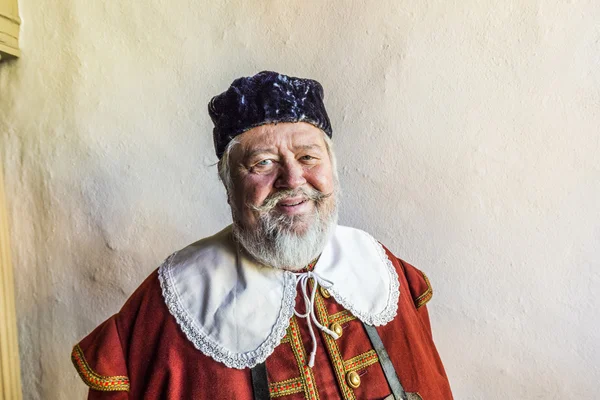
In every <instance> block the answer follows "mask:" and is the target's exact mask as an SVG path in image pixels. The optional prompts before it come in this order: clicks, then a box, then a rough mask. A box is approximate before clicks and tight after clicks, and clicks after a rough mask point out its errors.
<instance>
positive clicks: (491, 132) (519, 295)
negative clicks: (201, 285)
mask: <svg viewBox="0 0 600 400" xmlns="http://www.w3.org/2000/svg"><path fill="white" fill-rule="evenodd" d="M20 7H21V17H22V18H23V26H22V43H21V44H22V50H23V56H22V58H21V59H20V60H18V61H16V62H9V63H3V64H1V65H0V156H1V158H2V166H3V168H4V171H5V181H6V185H7V187H6V191H7V196H8V202H9V212H10V216H11V229H12V246H13V249H12V251H13V261H14V266H15V279H16V295H17V307H18V310H17V311H18V322H19V329H20V349H21V360H22V368H23V371H22V377H23V384H24V388H23V390H24V398H26V399H74V398H82V397H83V396H84V393H85V388H84V386H83V384H82V383H81V382H80V381H79V379H78V377H77V375H76V373H75V370H74V369H73V368H72V367H71V362H70V360H69V353H70V350H71V346H72V345H73V344H74V343H75V342H76V341H78V340H79V339H80V338H81V337H82V336H84V335H85V334H87V333H88V332H89V331H90V330H91V329H92V328H94V327H95V326H96V325H97V324H98V323H99V322H101V321H103V320H104V319H105V318H107V317H108V316H110V315H111V314H112V313H114V312H116V311H117V310H118V308H119V307H120V305H121V304H122V302H123V301H124V300H125V299H126V298H127V296H128V295H129V294H130V293H131V292H132V291H133V290H134V288H135V287H136V286H137V285H138V283H140V282H141V280H142V279H143V278H144V277H145V276H146V275H147V274H149V273H150V272H151V271H152V270H153V269H154V268H156V266H157V265H158V264H159V263H160V262H161V261H162V259H163V258H164V257H165V256H167V255H168V254H169V253H170V252H171V251H173V250H175V249H177V248H179V247H182V246H184V245H186V244H187V243H189V242H191V241H193V240H196V239H197V238H200V237H203V236H205V235H208V234H210V233H212V232H215V231H216V230H218V229H220V228H221V227H222V226H224V225H225V224H227V223H228V222H229V213H228V208H227V205H226V203H225V200H224V191H223V190H222V188H221V186H220V184H219V182H218V181H217V177H216V171H215V167H214V166H213V163H214V162H215V161H216V157H215V156H214V153H213V148H212V142H211V133H210V132H211V123H210V120H209V118H208V116H207V113H206V104H207V101H208V99H209V98H210V97H211V96H212V95H213V94H216V93H218V92H220V91H222V90H224V89H225V88H226V87H227V85H228V84H229V82H230V81H231V80H232V79H233V78H235V77H237V76H240V75H249V74H253V73H255V72H257V71H260V70H263V69H276V70H280V71H282V72H286V73H288V74H292V75H299V76H309V77H314V78H316V79H319V80H320V81H321V82H322V83H323V85H324V86H325V88H326V103H327V106H328V109H329V112H330V115H331V119H332V123H333V126H334V129H335V133H334V135H335V136H334V139H335V143H336V147H337V152H338V157H339V164H340V168H341V169H340V175H341V181H342V184H343V188H344V199H343V206H342V211H341V222H342V223H343V224H346V225H352V226H356V227H359V228H362V229H365V230H367V231H369V232H371V233H372V234H373V235H375V236H376V237H377V238H378V239H379V240H380V241H382V242H383V243H385V244H386V245H387V246H388V247H390V248H391V249H392V250H393V251H394V252H395V253H396V254H398V255H399V256H400V257H402V258H404V259H406V260H408V261H410V262H412V263H413V264H415V265H416V266H418V267H420V268H421V269H423V270H424V271H426V272H427V273H428V274H429V276H430V278H431V280H432V282H433V285H434V290H435V295H434V298H433V300H432V302H431V303H430V310H431V316H432V322H433V327H434V334H435V339H436V341H437V344H438V347H439V351H440V353H441V355H442V358H443V360H444V362H445V365H446V368H447V371H448V374H449V377H450V380H451V383H452V387H453V390H454V393H455V397H456V398H457V399H485V400H493V399H507V398H510V399H539V398H544V399H559V398H577V399H590V400H591V399H598V398H600V383H599V382H600V367H599V365H600V312H599V311H598V310H599V308H600V300H599V296H598V293H599V292H600V274H599V267H600V262H599V260H600V156H599V153H600V134H599V131H600V129H599V128H600V24H599V23H598V21H600V3H599V2H598V1H591V0H590V1H568V2H567V1H558V0H548V1H539V0H538V1H534V0H530V1H525V0H523V1H520V2H517V1H505V0H502V1H501V0H497V1H493V0H484V1H475V0H463V1H442V0H439V1H434V0H425V1H423V0H419V1H397V0H385V1H384V0H380V1H371V2H367V1H364V2H357V1H342V0H339V1H258V0H256V1H241V0H239V1H229V2H223V1H213V2H207V1H198V0H187V1H186V0H177V1H166V0H149V1H145V2H136V1H129V2H108V1H100V2H93V1H83V0H62V1H58V0H36V1H33V0H21V1H20Z"/></svg>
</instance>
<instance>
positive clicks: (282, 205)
mask: <svg viewBox="0 0 600 400" xmlns="http://www.w3.org/2000/svg"><path fill="white" fill-rule="evenodd" d="M306 201H307V200H300V201H296V202H293V203H279V205H280V206H281V207H295V206H299V205H300V204H302V203H306Z"/></svg>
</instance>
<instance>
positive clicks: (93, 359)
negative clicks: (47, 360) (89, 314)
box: [71, 316, 129, 400]
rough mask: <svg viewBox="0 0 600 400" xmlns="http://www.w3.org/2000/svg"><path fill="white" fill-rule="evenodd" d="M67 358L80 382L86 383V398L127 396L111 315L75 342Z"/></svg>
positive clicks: (121, 355)
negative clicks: (69, 358)
mask: <svg viewBox="0 0 600 400" xmlns="http://www.w3.org/2000/svg"><path fill="white" fill-rule="evenodd" d="M71 360H72V361H73V365H74V366H75V369H76V370H77V372H78V373H79V376H80V377H81V379H82V380H83V382H84V383H85V384H86V385H88V386H89V387H90V392H89V397H88V398H89V399H113V400H116V399H127V396H128V393H127V392H128V391H129V378H128V376H127V364H126V362H125V356H124V354H123V348H122V345H121V341H120V339H119V332H118V329H117V324H116V321H115V316H112V317H110V318H109V319H108V320H106V321H105V322H103V323H102V324H101V325H100V326H98V327H97V328H96V329H94V331H93V332H92V333H90V334H89V335H88V336H87V337H86V338H85V339H83V340H82V341H81V342H79V343H78V344H77V345H75V347H73V351H72V353H71Z"/></svg>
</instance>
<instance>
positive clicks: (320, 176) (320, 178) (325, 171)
mask: <svg viewBox="0 0 600 400" xmlns="http://www.w3.org/2000/svg"><path fill="white" fill-rule="evenodd" d="M307 178H308V179H307V180H308V182H309V183H310V184H311V185H312V186H313V187H314V188H315V189H317V190H320V191H322V192H324V193H329V192H331V191H332V190H333V173H332V170H331V167H328V166H317V167H314V168H311V169H310V170H309V171H308V174H307Z"/></svg>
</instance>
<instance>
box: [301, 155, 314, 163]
mask: <svg viewBox="0 0 600 400" xmlns="http://www.w3.org/2000/svg"><path fill="white" fill-rule="evenodd" d="M316 160H317V158H316V157H314V156H312V155H310V154H305V155H303V156H302V157H300V161H304V162H308V163H310V162H315V161H316Z"/></svg>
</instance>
